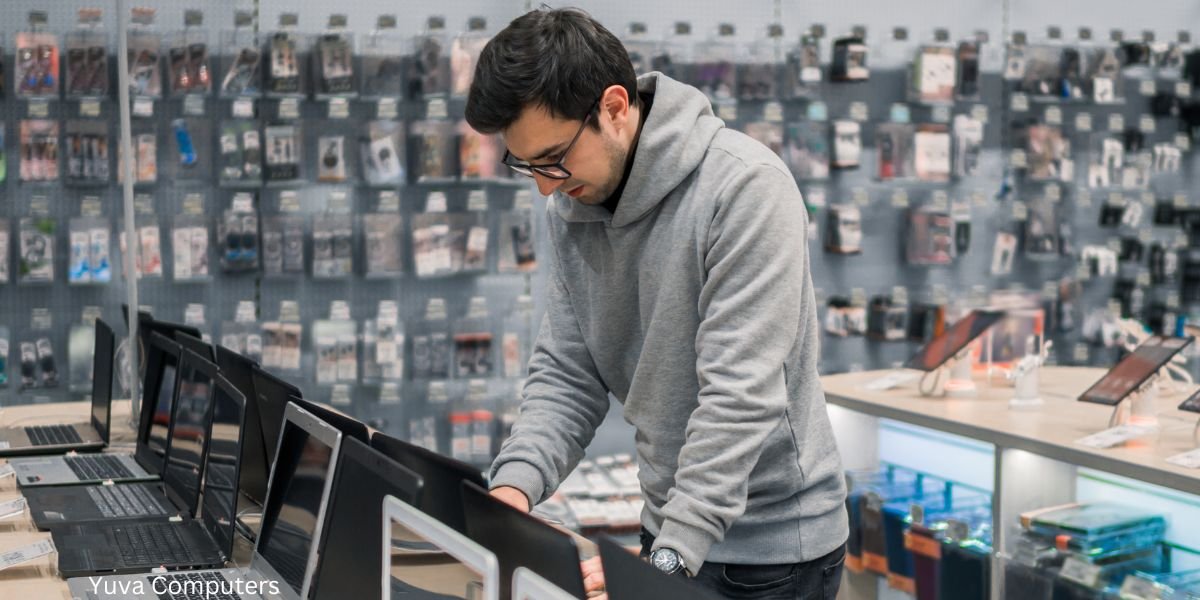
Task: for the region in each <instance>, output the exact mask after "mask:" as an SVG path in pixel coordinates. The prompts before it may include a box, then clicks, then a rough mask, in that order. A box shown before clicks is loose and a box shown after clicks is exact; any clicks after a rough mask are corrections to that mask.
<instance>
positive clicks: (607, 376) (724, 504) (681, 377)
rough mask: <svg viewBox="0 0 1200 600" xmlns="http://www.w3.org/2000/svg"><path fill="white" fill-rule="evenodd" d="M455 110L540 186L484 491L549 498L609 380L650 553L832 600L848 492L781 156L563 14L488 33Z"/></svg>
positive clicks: (802, 218) (761, 589)
mask: <svg viewBox="0 0 1200 600" xmlns="http://www.w3.org/2000/svg"><path fill="white" fill-rule="evenodd" d="M466 118H467V122H468V123H470V125H471V126H472V127H474V128H475V129H476V130H479V131H482V132H489V133H491V132H498V133H501V134H502V135H503V138H504V140H505V143H506V145H507V147H508V152H507V154H506V155H505V157H504V162H505V163H506V164H508V165H509V166H511V167H512V168H513V169H514V170H516V171H517V172H519V173H522V174H525V175H528V176H530V177H532V178H533V179H534V181H535V182H536V183H537V186H538V189H539V190H540V191H541V193H542V194H543V195H551V194H552V195H553V198H551V199H550V201H549V207H548V218H549V237H550V240H551V245H552V246H553V252H551V253H550V254H551V257H550V258H551V263H552V266H551V268H550V273H549V276H548V279H549V281H548V284H547V287H548V295H549V297H548V301H547V310H546V317H545V320H544V322H543V323H542V328H541V332H540V334H539V336H538V339H537V345H536V348H535V350H534V354H533V357H532V358H531V360H530V366H529V378H528V380H527V382H526V385H525V389H524V400H523V403H522V406H521V414H520V417H519V418H518V419H517V422H516V424H515V425H514V427H513V432H512V436H511V437H510V438H509V439H508V440H507V441H506V442H505V444H504V446H503V448H502V450H501V452H500V455H499V457H498V458H497V459H496V462H495V464H494V465H493V467H492V480H491V481H492V483H491V485H492V493H493V495H495V496H496V497H498V498H500V499H502V500H504V501H506V502H508V503H509V504H512V505H513V506H516V507H518V508H520V509H522V510H529V508H530V507H531V506H532V505H535V504H537V503H538V502H541V501H542V500H544V499H546V498H547V497H548V496H550V495H551V494H552V493H553V491H554V490H555V488H557V487H558V485H559V483H560V482H561V481H562V480H563V478H564V477H566V475H567V474H568V473H569V472H570V471H571V470H572V469H573V468H574V467H575V466H576V464H577V463H578V462H579V460H580V459H581V458H582V457H583V456H584V449H585V448H586V447H587V445H588V444H589V443H590V442H591V440H592V437H593V435H594V433H595V431H596V428H597V427H598V426H599V425H600V424H601V422H602V421H603V419H604V416H605V414H606V412H607V409H608V394H610V393H611V394H613V395H614V396H615V397H616V398H617V400H619V401H620V402H621V403H622V404H623V405H624V415H625V419H626V420H627V421H629V422H630V423H631V424H633V426H634V427H635V428H636V430H637V435H636V444H637V453H638V464H639V467H640V470H639V478H640V480H641V487H642V493H643V495H644V497H645V501H646V504H645V510H644V511H643V513H642V524H643V535H642V542H643V554H644V555H647V554H648V557H649V559H650V560H651V563H652V564H654V565H655V566H656V567H658V568H660V569H662V570H664V571H666V572H668V573H678V574H681V575H686V576H691V577H694V578H695V580H696V581H698V582H699V583H701V584H702V585H704V586H707V587H709V588H712V589H714V590H716V591H717V592H719V593H721V594H722V595H725V596H737V597H742V598H766V597H771V598H778V597H785V598H792V597H796V598H830V599H832V598H834V596H835V595H836V592H837V589H838V585H839V582H840V577H841V568H842V560H843V556H844V552H845V546H844V544H845V541H846V538H847V531H848V530H847V517H846V511H845V508H844V506H845V499H846V490H845V483H844V480H843V476H842V469H841V461H840V458H839V456H838V452H837V448H836V446H835V443H834V438H833V432H832V427H831V426H830V423H829V418H828V416H827V413H826V410H825V400H824V395H823V393H822V391H821V388H820V383H819V381H818V378H817V352H818V348H817V343H818V337H817V336H818V332H819V327H818V323H817V316H816V301H815V298H814V293H813V286H812V279H811V276H810V273H809V267H808V249H807V246H806V241H805V231H806V213H805V208H804V204H803V202H802V200H801V198H800V192H799V190H798V189H797V187H796V184H795V181H794V180H793V179H792V177H791V175H790V174H789V173H788V170H787V168H786V167H785V166H784V164H783V163H782V162H781V161H780V160H779V158H778V157H777V156H775V155H774V154H772V153H771V152H770V151H769V150H768V149H767V148H765V147H764V146H762V145H761V144H758V143H757V142H754V141H753V140H751V139H750V138H748V137H746V136H745V135H742V134H741V133H737V132H734V131H732V130H729V129H725V128H724V124H723V123H722V122H721V120H719V119H717V118H716V117H715V116H713V113H712V107H711V105H710V104H709V101H708V100H707V99H706V98H705V96H704V95H703V94H702V93H700V92H699V91H698V90H696V89H695V88H692V87H690V86H687V85H684V84H682V83H679V82H677V81H674V80H672V79H670V78H668V77H666V76H663V75H661V74H657V73H651V74H648V75H645V76H643V77H641V78H640V79H638V78H635V75H634V72H633V67H632V65H631V64H630V61H629V57H628V55H627V54H626V52H625V50H624V48H623V47H622V45H621V43H620V42H619V41H618V40H617V38H616V37H615V36H613V34H612V33H610V32H609V31H608V30H606V29H605V28H604V27H603V26H601V25H600V24H599V23H597V22H596V21H595V20H593V19H592V18H591V17H589V16H588V15H587V14H585V13H583V12H581V11H578V10H573V9H568V10H550V9H543V10H537V11H533V12H530V13H528V14H525V15H523V16H521V17H519V18H517V19H516V20H514V21H513V22H512V23H511V24H510V25H509V26H508V27H507V28H506V29H505V30H504V31H502V32H500V33H499V34H498V35H497V36H496V37H495V38H494V39H492V41H491V42H489V43H488V44H487V47H486V48H484V50H483V53H482V55H481V57H480V59H479V64H478V67H477V68H476V71H475V79H474V82H473V84H472V86H471V91H470V95H469V97H468V99H467V107H466ZM585 572H587V571H586V569H585ZM587 584H588V585H589V587H591V588H599V587H600V586H601V585H602V581H601V577H600V575H599V573H591V576H590V577H589V578H588V579H587Z"/></svg>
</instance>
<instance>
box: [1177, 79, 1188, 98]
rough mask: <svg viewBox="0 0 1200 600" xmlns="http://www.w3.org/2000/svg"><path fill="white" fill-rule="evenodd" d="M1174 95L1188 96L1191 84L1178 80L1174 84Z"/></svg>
mask: <svg viewBox="0 0 1200 600" xmlns="http://www.w3.org/2000/svg"><path fill="white" fill-rule="evenodd" d="M1175 95H1176V96H1179V97H1180V98H1188V97H1190V96H1191V95H1192V84H1191V82H1188V81H1180V82H1177V83H1176V84H1175Z"/></svg>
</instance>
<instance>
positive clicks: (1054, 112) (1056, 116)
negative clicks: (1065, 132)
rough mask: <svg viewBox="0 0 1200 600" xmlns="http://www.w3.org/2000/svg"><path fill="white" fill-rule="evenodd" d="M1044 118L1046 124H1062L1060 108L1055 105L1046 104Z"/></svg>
mask: <svg viewBox="0 0 1200 600" xmlns="http://www.w3.org/2000/svg"><path fill="white" fill-rule="evenodd" d="M1045 119H1046V124H1047V125H1062V122H1063V113H1062V109H1061V108H1059V107H1057V106H1047V107H1046V116H1045Z"/></svg>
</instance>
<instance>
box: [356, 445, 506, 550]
mask: <svg viewBox="0 0 1200 600" xmlns="http://www.w3.org/2000/svg"><path fill="white" fill-rule="evenodd" d="M371 446H372V447H373V448H375V449H376V450H378V451H380V452H382V453H383V454H384V455H386V456H388V457H389V458H391V459H392V460H394V461H396V462H398V463H400V464H401V465H403V466H405V467H406V468H408V469H409V470H411V471H412V472H413V473H416V474H417V475H420V476H421V480H422V481H423V482H424V484H425V485H424V486H423V487H422V488H421V499H420V501H418V502H417V504H416V505H415V506H416V507H417V509H419V510H420V511H421V512H423V513H425V514H427V515H429V516H431V517H433V518H435V519H437V520H438V521H441V523H442V524H443V525H445V526H447V527H449V528H451V529H453V530H454V531H457V532H458V533H461V534H464V535H466V533H467V525H466V519H465V518H464V517H463V498H462V497H463V491H462V482H464V481H469V482H471V483H473V484H475V485H477V486H479V487H481V488H482V487H487V483H485V482H484V480H483V473H481V472H480V471H479V469H476V468H475V467H472V466H471V465H468V464H466V463H464V462H460V461H457V460H454V459H453V458H450V457H448V456H442V455H441V454H438V453H436V452H431V451H429V450H426V449H424V448H422V447H420V446H415V445H413V444H410V443H408V442H405V441H403V440H398V439H396V438H394V437H391V436H389V435H386V434H383V433H379V432H378V431H376V432H375V434H374V435H373V436H372V437H371Z"/></svg>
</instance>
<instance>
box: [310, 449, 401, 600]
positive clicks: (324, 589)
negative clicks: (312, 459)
mask: <svg viewBox="0 0 1200 600" xmlns="http://www.w3.org/2000/svg"><path fill="white" fill-rule="evenodd" d="M420 491H421V478H420V477H417V476H416V475H415V474H413V472H412V471H409V470H408V469H405V468H404V467H402V466H400V465H398V464H396V462H395V461H393V460H392V459H390V458H388V457H386V456H384V455H382V454H380V453H379V452H377V451H375V450H372V449H371V447H370V446H367V445H366V444H364V443H362V442H360V441H358V440H357V439H355V438H347V437H345V435H344V434H343V437H342V449H341V450H340V451H339V452H338V464H337V471H336V475H335V476H334V484H333V493H332V494H331V495H330V497H329V498H330V500H329V508H327V509H326V511H325V513H326V518H325V527H324V528H323V529H322V530H321V531H323V532H324V533H322V534H321V544H320V549H321V551H320V553H319V554H318V556H319V557H320V561H319V562H318V563H317V570H316V575H314V578H315V579H314V581H313V585H314V586H315V587H314V589H315V590H316V596H315V598H316V600H324V599H325V598H328V599H329V600H340V599H341V598H370V597H372V596H375V595H377V594H378V593H379V577H380V572H379V561H378V560H375V558H376V555H375V552H376V550H375V549H376V548H379V544H380V543H381V541H382V540H381V537H382V533H381V531H380V529H379V523H380V521H381V520H382V519H383V499H384V498H386V497H387V496H395V497H397V498H399V499H400V500H402V501H404V502H407V503H409V504H412V503H413V502H415V501H416V499H417V496H418V495H419V494H420Z"/></svg>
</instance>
